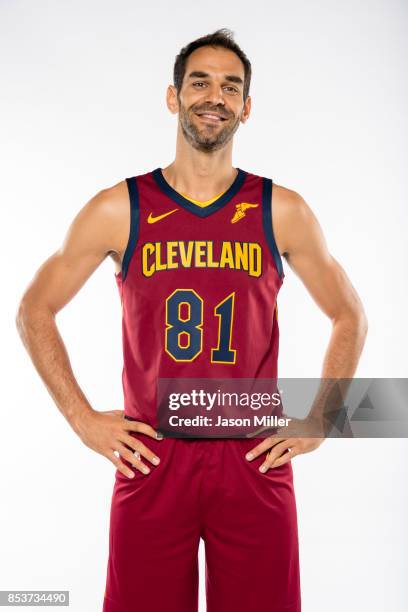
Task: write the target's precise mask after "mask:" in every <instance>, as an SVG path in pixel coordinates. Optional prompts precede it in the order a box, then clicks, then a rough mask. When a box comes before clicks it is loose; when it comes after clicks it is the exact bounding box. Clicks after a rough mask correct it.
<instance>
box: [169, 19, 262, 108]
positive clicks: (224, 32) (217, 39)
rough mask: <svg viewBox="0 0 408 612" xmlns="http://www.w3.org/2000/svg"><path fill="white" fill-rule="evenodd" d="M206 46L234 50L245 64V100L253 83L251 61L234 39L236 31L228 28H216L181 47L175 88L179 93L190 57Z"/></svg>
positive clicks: (177, 59) (175, 64)
mask: <svg viewBox="0 0 408 612" xmlns="http://www.w3.org/2000/svg"><path fill="white" fill-rule="evenodd" d="M205 46H211V47H223V48H224V49H229V50H230V51H233V52H234V53H235V54H236V55H238V57H239V59H240V60H241V62H242V63H243V64H244V74H245V76H244V91H243V97H244V102H245V100H246V99H247V96H248V93H249V86H250V84H251V74H252V69H251V62H250V61H249V59H248V58H247V56H246V55H245V53H244V52H243V51H242V49H241V48H240V47H239V46H238V45H237V43H236V42H235V41H234V33H233V32H231V30H228V29H227V28H221V29H220V30H216V31H215V32H213V33H212V34H207V35H206V36H201V38H197V39H196V40H193V41H192V42H190V43H189V44H188V45H186V46H185V47H183V48H182V49H181V51H180V53H179V54H178V55H177V56H176V60H175V62H174V70H173V82H174V86H175V88H176V89H177V93H179V92H180V90H181V86H182V84H183V79H184V75H185V72H186V64H187V59H188V57H189V56H190V55H191V53H192V52H193V51H195V50H196V49H199V48H200V47H205Z"/></svg>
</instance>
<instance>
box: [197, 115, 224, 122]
mask: <svg viewBox="0 0 408 612" xmlns="http://www.w3.org/2000/svg"><path fill="white" fill-rule="evenodd" d="M201 117H207V118H208V119H216V120H217V121H221V117H218V116H217V115H210V114H209V113H203V114H202V115H201Z"/></svg>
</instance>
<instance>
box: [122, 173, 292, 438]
mask: <svg viewBox="0 0 408 612" xmlns="http://www.w3.org/2000/svg"><path fill="white" fill-rule="evenodd" d="M126 183H127V187H128V192H129V202H130V231H129V239H128V243H127V246H126V250H125V253H124V257H123V261H122V269H121V271H120V272H119V273H118V274H115V277H116V282H117V286H118V289H119V294H120V299H121V305H122V335H123V338H122V339H123V374H122V382H123V392H124V410H125V415H126V416H127V417H128V418H132V419H136V420H141V421H144V422H146V423H148V424H150V425H151V426H152V427H154V428H156V426H157V382H158V380H159V379H160V378H162V379H163V378H165V379H177V378H201V379H210V378H222V379H230V378H241V379H244V378H252V379H254V378H277V375H278V371H277V361H278V350H279V327H278V316H277V295H278V292H279V289H280V287H281V285H282V282H283V279H284V272H283V266H282V260H281V257H280V254H279V251H278V249H277V246H276V242H275V238H274V234H273V227H272V180H271V179H269V178H265V177H261V176H258V175H256V174H252V173H250V172H246V171H244V170H241V169H239V168H238V169H237V175H236V178H235V179H234V181H233V183H232V184H231V185H230V187H229V188H228V189H227V190H226V191H225V192H224V193H223V194H221V195H220V196H219V197H217V198H215V199H214V200H213V201H212V202H211V203H210V204H206V205H205V206H199V205H198V204H195V203H193V202H192V201H190V200H189V199H187V198H186V197H185V196H184V195H182V194H181V193H179V192H177V191H176V190H175V189H173V188H172V187H171V185H170V184H169V183H168V182H167V181H166V179H165V178H164V175H163V173H162V171H161V168H157V169H156V170H153V171H151V172H147V173H146V174H142V175H138V176H134V177H131V178H127V179H126Z"/></svg>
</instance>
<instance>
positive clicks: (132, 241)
mask: <svg viewBox="0 0 408 612" xmlns="http://www.w3.org/2000/svg"><path fill="white" fill-rule="evenodd" d="M126 183H127V187H128V191H129V201H130V228H129V239H128V243H127V245H126V250H125V254H124V255H123V261H122V282H123V281H124V280H125V278H126V276H127V272H128V268H129V264H130V260H131V259H132V255H133V253H134V250H135V248H136V244H137V240H138V237H139V215H140V209H139V190H138V187H137V181H136V177H135V176H134V177H132V178H127V179H126Z"/></svg>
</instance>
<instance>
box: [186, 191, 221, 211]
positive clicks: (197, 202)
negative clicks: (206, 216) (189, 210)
mask: <svg viewBox="0 0 408 612" xmlns="http://www.w3.org/2000/svg"><path fill="white" fill-rule="evenodd" d="M224 193H225V191H221V193H219V194H218V195H216V196H215V197H214V198H210V199H209V200H206V201H205V202H200V201H199V200H194V198H190V197H189V196H187V195H185V194H184V193H181V192H180V194H181V195H182V196H183V198H186V200H189V201H190V202H192V203H193V204H197V206H199V207H200V208H205V207H206V206H209V205H210V204H212V203H213V202H215V200H218V198H220V197H221V196H222V195H223V194H224Z"/></svg>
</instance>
